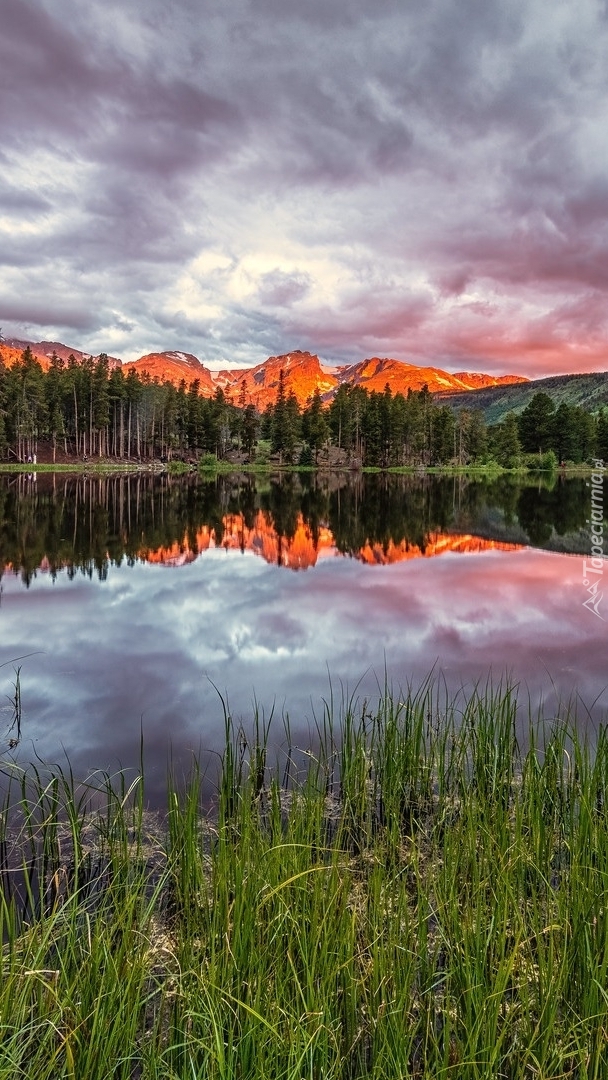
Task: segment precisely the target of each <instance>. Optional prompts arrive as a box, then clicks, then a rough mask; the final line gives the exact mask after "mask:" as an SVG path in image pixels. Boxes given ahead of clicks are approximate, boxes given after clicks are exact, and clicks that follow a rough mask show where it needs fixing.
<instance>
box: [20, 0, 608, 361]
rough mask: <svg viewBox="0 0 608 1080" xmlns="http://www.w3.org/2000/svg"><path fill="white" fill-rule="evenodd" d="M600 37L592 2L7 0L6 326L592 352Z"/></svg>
mask: <svg viewBox="0 0 608 1080" xmlns="http://www.w3.org/2000/svg"><path fill="white" fill-rule="evenodd" d="M607 46H608V17H607V13H606V4H603V5H602V4H599V3H597V2H596V0H580V3H578V4H577V5H576V6H575V5H573V4H562V5H558V6H556V5H555V4H554V3H552V2H551V0H511V2H509V3H508V4H505V3H504V2H501V0H448V2H447V3H445V2H443V3H440V2H439V0H429V2H428V3H425V4H420V5H412V4H409V5H403V4H399V3H397V2H396V0H381V2H376V3H375V4H374V5H373V6H372V5H371V4H370V3H369V2H364V0H307V2H306V3H304V4H302V3H298V4H297V3H295V0H255V2H254V0H235V2H234V3H232V4H230V5H228V6H226V5H225V6H223V7H222V6H219V5H215V4H212V3H211V2H210V0H203V2H198V3H194V0H176V2H175V3H174V4H172V5H170V6H168V5H166V4H161V3H160V0H146V3H144V2H143V0H125V2H123V3H118V2H116V0H109V2H104V3H102V2H101V0H85V2H84V3H83V2H82V0H3V4H2V28H1V33H0V123H1V125H2V145H1V148H0V313H1V317H2V320H3V327H4V332H5V333H7V332H8V333H9V334H10V333H14V334H15V335H18V336H28V332H29V331H31V332H32V334H33V335H34V336H35V337H36V338H38V337H40V336H44V337H53V338H57V337H61V336H62V335H69V333H70V332H72V331H73V332H76V331H77V332H78V340H74V339H73V338H72V339H71V340H70V342H69V343H70V344H73V345H74V346H76V347H82V348H86V349H90V350H91V351H98V350H99V349H102V348H103V349H106V350H107V351H109V352H112V353H113V354H114V355H122V356H124V357H125V358H134V357H136V356H139V355H141V354H142V353H144V352H146V351H149V350H150V349H158V348H161V349H165V348H166V349H185V350H186V351H190V352H194V353H195V354H196V355H199V356H200V357H201V359H202V360H204V361H205V362H207V363H211V364H212V365H215V366H219V365H223V364H226V363H243V362H251V363H253V362H256V363H257V362H259V361H260V360H263V359H264V358H265V356H267V355H268V354H269V353H279V352H283V351H289V350H291V349H293V348H298V347H306V348H310V349H312V350H313V351H323V350H325V354H326V358H327V359H331V360H334V361H338V362H339V361H353V360H358V359H361V358H362V357H363V355H365V354H366V352H367V351H368V350H369V349H372V348H373V347H374V345H378V346H379V345H380V344H381V346H382V351H383V353H384V354H385V355H393V356H397V357H402V358H404V359H406V358H407V359H416V358H417V359H418V360H419V361H420V362H424V363H431V362H435V363H437V362H438V361H439V360H441V362H442V363H443V364H444V365H445V366H447V367H450V366H451V367H452V368H453V369H454V370H457V369H458V368H460V367H461V365H462V358H463V356H466V357H467V358H470V359H471V362H472V363H474V365H475V367H476V368H478V369H480V368H481V369H483V367H484V366H485V368H486V369H487V370H495V371H507V370H513V371H517V370H519V371H521V372H522V373H524V374H538V375H541V374H544V373H552V372H557V371H560V370H571V369H572V368H573V366H576V365H577V363H578V366H579V367H580V368H583V367H586V368H587V369H589V368H596V369H600V368H602V367H608V348H607V345H606V341H607V337H608V315H607V314H606V311H607V310H608V308H607V306H606V293H607V290H608V271H607V267H608V215H607V213H606V211H607V210H608V176H607V172H606V165H605V162H606V160H607V154H606V151H607V149H608V147H607V142H608V134H607V132H608V116H607V112H608V93H607V91H608V68H607V67H606V64H605V56H606V55H607ZM577 355H578V356H579V360H578V361H577ZM581 358H582V359H581Z"/></svg>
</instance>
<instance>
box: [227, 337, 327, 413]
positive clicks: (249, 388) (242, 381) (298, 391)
mask: <svg viewBox="0 0 608 1080" xmlns="http://www.w3.org/2000/svg"><path fill="white" fill-rule="evenodd" d="M281 371H282V372H283V375H284V380H285V392H286V393H290V391H293V393H294V394H295V396H296V398H297V399H298V402H299V404H300V405H305V404H306V402H307V401H308V400H309V399H310V398H311V397H312V395H313V394H314V392H315V390H319V392H320V393H321V394H323V395H326V394H329V395H330V394H331V393H332V392H333V391H334V390H335V388H336V387H337V386H338V385H339V383H338V379H337V378H336V376H335V375H334V374H333V372H328V371H327V370H326V369H325V368H323V366H322V364H321V361H320V360H319V357H318V356H315V355H314V354H313V353H309V352H301V351H300V349H295V350H294V351H293V352H291V353H284V354H283V355H282V356H269V357H268V360H264V363H263V364H258V365H257V366H256V367H253V368H246V369H245V370H243V369H241V370H240V371H238V370H237V371H230V370H224V371H219V372H217V381H218V383H219V384H220V385H221V386H222V388H223V389H224V391H225V393H226V394H228V395H229V396H230V397H231V399H232V401H234V402H236V403H237V404H238V403H239V402H244V403H245V404H249V403H250V402H252V403H253V404H254V405H255V406H256V407H257V408H258V409H265V408H266V407H267V406H268V405H271V404H274V402H275V401H276V396H277V393H278V389H279V377H280V374H281Z"/></svg>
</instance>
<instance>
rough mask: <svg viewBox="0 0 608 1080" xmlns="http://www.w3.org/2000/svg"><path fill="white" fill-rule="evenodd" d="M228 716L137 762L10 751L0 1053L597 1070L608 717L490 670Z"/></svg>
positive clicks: (304, 1074) (425, 1068)
mask: <svg viewBox="0 0 608 1080" xmlns="http://www.w3.org/2000/svg"><path fill="white" fill-rule="evenodd" d="M338 712H339V713H340V715H339V716H332V708H331V707H327V708H326V709H325V712H324V715H323V717H322V718H321V719H320V721H319V722H318V725H317V729H316V731H315V732H314V739H313V740H312V742H311V746H310V747H309V748H307V752H303V751H302V750H301V749H299V750H297V749H296V748H295V747H292V746H291V745H290V743H291V738H290V732H289V727H288V725H286V727H285V732H284V742H283V745H282V748H281V750H280V751H275V750H272V751H271V750H270V746H271V744H270V742H269V739H268V730H267V729H266V728H264V726H263V725H262V724H261V723H258V724H253V725H252V729H253V736H251V735H250V734H249V733H245V732H243V731H242V730H240V729H237V728H235V727H234V726H233V725H232V724H231V722H230V720H227V724H226V746H225V750H224V755H223V760H222V766H221V775H220V777H219V780H218V784H217V790H216V794H215V797H214V799H213V805H212V806H210V807H209V806H205V807H204V808H203V806H202V796H201V792H202V790H203V785H202V782H201V768H202V763H199V764H197V763H195V765H194V768H193V773H192V777H191V778H190V781H189V783H188V784H187V785H186V787H185V789H182V790H178V788H177V786H176V785H175V784H170V785H169V794H168V808H167V814H166V819H165V820H164V821H163V822H162V823H155V822H154V820H153V819H151V818H150V817H149V815H147V813H146V811H145V809H144V807H145V797H144V789H143V778H137V779H136V780H135V781H134V782H133V783H132V784H131V785H130V786H127V781H126V780H125V779H124V777H119V778H115V779H114V780H112V779H111V778H105V779H104V778H102V780H101V781H100V782H97V781H94V780H91V781H89V782H88V784H85V785H78V784H76V782H75V781H74V779H73V778H72V777H71V776H70V774H69V772H68V773H65V772H60V771H58V770H54V771H52V772H51V773H49V774H48V775H46V774H43V773H42V772H41V771H40V770H38V771H37V772H36V771H32V772H30V773H28V774H27V775H23V774H20V773H19V772H18V770H17V769H16V767H11V766H10V764H9V763H8V762H5V765H4V772H5V774H6V775H7V776H8V775H9V774H10V775H11V777H12V783H11V785H10V791H9V795H8V797H7V804H6V806H5V810H4V814H3V816H2V835H1V837H0V870H1V872H2V883H3V889H2V901H1V907H0V927H1V935H2V942H3V944H2V951H1V954H0V955H1V969H0V1078H2V1080H4V1078H7V1080H8V1078H9V1077H10V1080H16V1078H18V1077H36V1078H37V1080H51V1078H52V1080H59V1078H63V1077H66V1078H73V1080H80V1078H83V1080H84V1078H86V1080H101V1078H104V1080H106V1078H109V1077H112V1078H115V1080H118V1078H124V1080H133V1078H136V1077H137V1078H142V1080H144V1078H145V1080H160V1078H163V1080H165V1078H170V1080H177V1078H179V1080H182V1078H183V1080H186V1078H188V1080H194V1078H198V1077H201V1078H202V1077H204V1078H210V1080H216V1078H217V1080H233V1078H234V1080H237V1078H238V1080H249V1078H252V1080H254V1078H255V1080H257V1078H260V1080H261V1078H264V1080H275V1078H276V1080H278V1078H281V1080H305V1078H309V1080H321V1078H322V1080H332V1078H344V1080H346V1078H348V1080H364V1078H365V1080H368V1078H370V1077H374V1078H378V1080H379V1078H383V1080H398V1078H406V1077H407V1078H428V1080H430V1078H438V1077H454V1078H458V1080H467V1078H471V1080H473V1078H475V1080H481V1078H484V1080H485V1078H487V1080H490V1078H491V1080H497V1078H508V1080H515V1078H523V1077H542V1078H543V1080H549V1078H555V1080H557V1078H558V1077H560V1078H561V1077H576V1078H581V1080H582V1078H586V1080H591V1078H594V1080H601V1078H604V1077H606V1076H608V904H607V902H606V897H607V883H608V828H607V802H608V737H607V735H606V731H605V729H601V730H600V731H599V732H597V731H596V732H595V733H594V737H593V745H592V746H591V745H590V744H588V743H587V742H586V741H585V739H584V738H583V737H582V736H580V735H578V734H577V732H576V729H575V728H574V726H573V725H572V724H571V723H570V722H569V720H567V719H549V720H547V719H542V720H541V719H539V718H537V717H534V718H532V719H531V720H530V722H529V725H528V728H527V730H526V732H525V745H523V740H520V741H518V738H517V732H518V731H521V726H520V722H521V718H520V720H519V722H518V721H517V699H516V695H515V693H514V692H512V691H510V690H509V689H505V688H500V689H498V690H494V691H493V690H485V691H483V692H477V693H473V694H471V696H470V697H469V698H468V700H466V701H464V700H459V701H457V702H454V701H452V702H450V701H449V700H443V701H440V698H439V695H438V693H437V690H436V688H432V687H430V686H428V685H427V686H426V687H425V688H423V690H421V691H420V692H418V693H412V694H409V695H406V696H405V697H401V696H399V695H397V696H391V695H390V694H387V695H385V696H384V697H383V698H382V700H381V701H380V702H379V703H378V705H377V706H374V707H373V708H370V707H369V705H368V704H367V703H364V704H362V705H361V706H360V707H355V705H354V703H352V702H351V703H350V704H346V705H345V706H344V707H343V708H342V709H341V710H338ZM9 803H10V807H9Z"/></svg>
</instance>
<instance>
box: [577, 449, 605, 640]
mask: <svg viewBox="0 0 608 1080" xmlns="http://www.w3.org/2000/svg"><path fill="white" fill-rule="evenodd" d="M593 470H594V471H593V472H592V473H591V485H590V486H591V517H589V518H587V524H588V525H589V529H590V532H591V558H590V559H583V585H584V586H585V588H586V590H587V592H588V593H589V596H588V597H587V599H586V600H583V607H586V608H588V609H589V611H592V612H593V614H594V615H597V617H598V619H602V621H603V619H604V616H603V615H601V614H600V601H601V599H602V597H603V595H604V593H603V590H602V588H601V586H602V585H603V574H604V472H605V471H606V470H605V467H604V462H603V460H602V458H594V459H593ZM587 487H589V484H588V485H587Z"/></svg>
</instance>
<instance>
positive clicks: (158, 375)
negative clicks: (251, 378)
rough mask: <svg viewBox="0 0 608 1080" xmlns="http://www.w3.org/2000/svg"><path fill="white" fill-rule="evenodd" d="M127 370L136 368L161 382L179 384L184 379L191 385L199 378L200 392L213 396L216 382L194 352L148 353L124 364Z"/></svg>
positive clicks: (206, 395) (205, 395)
mask: <svg viewBox="0 0 608 1080" xmlns="http://www.w3.org/2000/svg"><path fill="white" fill-rule="evenodd" d="M123 367H124V369H125V371H128V370H129V369H130V368H134V369H135V371H137V372H139V374H140V375H144V374H147V375H149V376H150V377H151V378H152V379H160V381H161V382H172V383H175V384H176V385H177V386H179V384H180V382H181V381H182V379H183V380H184V381H185V383H186V385H187V386H189V385H190V384H191V383H193V382H194V381H195V379H198V380H199V383H200V387H199V393H200V394H202V395H203V397H213V395H214V393H215V389H216V387H215V383H214V381H213V377H212V373H211V372H210V371H209V368H207V367H205V365H204V364H201V362H200V360H198V359H197V357H196V356H193V355H192V353H184V352H162V353H147V355H146V356H142V357H140V359H139V360H134V361H133V362H132V363H130V364H124V365H123Z"/></svg>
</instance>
